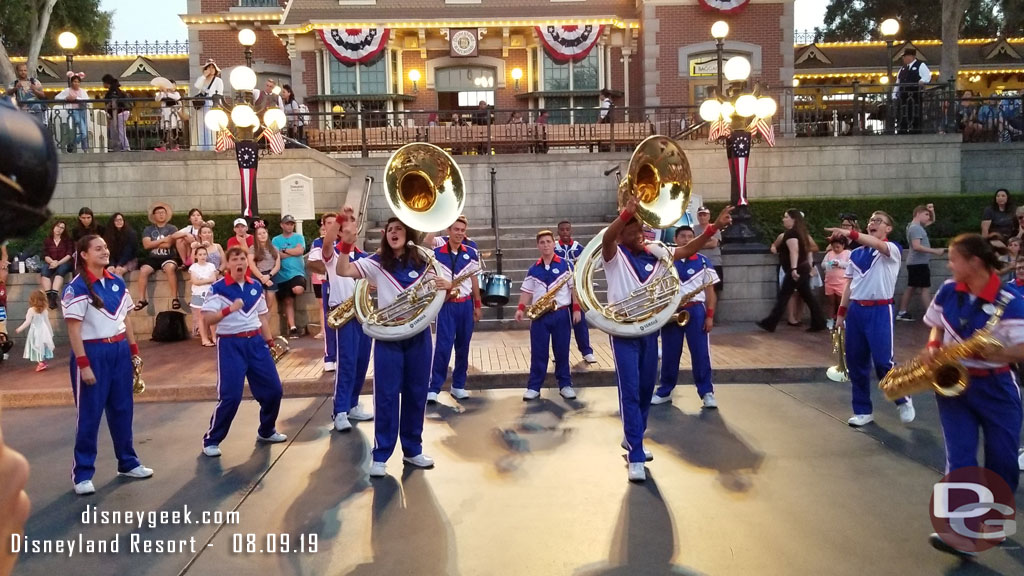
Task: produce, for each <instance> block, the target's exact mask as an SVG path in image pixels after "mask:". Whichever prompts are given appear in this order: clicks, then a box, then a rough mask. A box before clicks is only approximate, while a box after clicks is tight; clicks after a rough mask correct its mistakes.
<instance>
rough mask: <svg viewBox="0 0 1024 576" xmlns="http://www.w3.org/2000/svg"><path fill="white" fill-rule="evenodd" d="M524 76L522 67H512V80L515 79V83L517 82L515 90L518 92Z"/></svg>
mask: <svg viewBox="0 0 1024 576" xmlns="http://www.w3.org/2000/svg"><path fill="white" fill-rule="evenodd" d="M522 78H523V69H522V68H513V69H512V80H514V81H515V83H516V84H515V91H516V92H519V81H520V80H521V79H522Z"/></svg>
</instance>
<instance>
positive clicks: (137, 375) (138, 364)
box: [132, 354, 146, 394]
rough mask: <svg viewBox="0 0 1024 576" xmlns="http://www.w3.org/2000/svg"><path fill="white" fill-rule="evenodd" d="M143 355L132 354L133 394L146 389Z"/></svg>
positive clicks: (140, 392)
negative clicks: (143, 373)
mask: <svg viewBox="0 0 1024 576" xmlns="http://www.w3.org/2000/svg"><path fill="white" fill-rule="evenodd" d="M142 364H143V362H142V356H139V355H138V354H136V355H134V356H132V394H142V393H143V392H145V391H146V381H145V380H143V379H142Z"/></svg>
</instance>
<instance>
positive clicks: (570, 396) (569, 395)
mask: <svg viewBox="0 0 1024 576" xmlns="http://www.w3.org/2000/svg"><path fill="white" fill-rule="evenodd" d="M558 393H559V394H561V395H562V398H565V399H566V400H575V399H576V391H575V390H573V389H572V386H566V387H565V388H559V389H558Z"/></svg>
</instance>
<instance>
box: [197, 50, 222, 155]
mask: <svg viewBox="0 0 1024 576" xmlns="http://www.w3.org/2000/svg"><path fill="white" fill-rule="evenodd" d="M195 89H196V90H198V92H196V93H195V94H194V95H193V98H195V100H193V101H192V108H194V109H195V110H196V111H199V110H201V111H202V117H201V118H195V119H194V120H193V122H195V123H196V125H197V126H198V128H197V130H198V132H199V149H200V150H213V146H214V144H215V143H216V142H217V135H216V134H214V133H213V132H212V131H210V130H209V129H208V128H206V114H207V113H209V111H210V110H212V109H213V107H214V106H219V105H220V100H221V98H222V97H223V94H224V80H222V79H221V77H220V66H217V63H216V62H214V61H213V60H207V61H206V63H205V64H203V75H202V76H200V77H199V78H197V79H196V83H195Z"/></svg>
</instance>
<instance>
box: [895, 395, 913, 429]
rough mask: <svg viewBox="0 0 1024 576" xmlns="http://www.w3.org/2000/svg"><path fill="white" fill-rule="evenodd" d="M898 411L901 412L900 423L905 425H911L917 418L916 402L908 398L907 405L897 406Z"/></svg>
mask: <svg viewBox="0 0 1024 576" xmlns="http://www.w3.org/2000/svg"><path fill="white" fill-rule="evenodd" d="M896 409H897V410H899V412H900V422H903V423H904V424H910V423H911V422H913V421H914V417H915V416H917V412H915V411H914V401H913V400H911V399H910V398H907V401H906V403H905V404H900V405H898V406H896Z"/></svg>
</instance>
